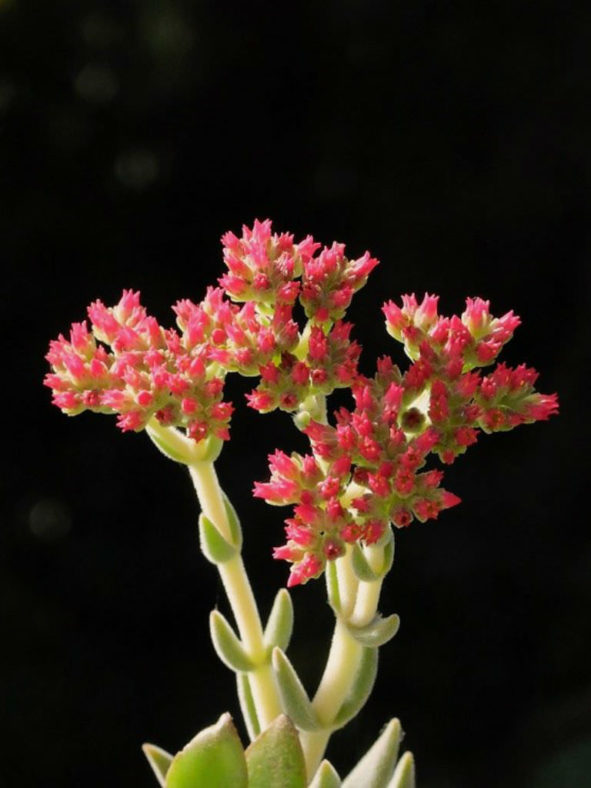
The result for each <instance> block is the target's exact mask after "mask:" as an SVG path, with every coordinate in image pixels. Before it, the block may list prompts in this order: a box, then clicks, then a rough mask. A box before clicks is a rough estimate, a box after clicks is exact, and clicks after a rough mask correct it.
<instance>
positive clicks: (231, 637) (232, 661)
mask: <svg viewBox="0 0 591 788" xmlns="http://www.w3.org/2000/svg"><path fill="white" fill-rule="evenodd" d="M209 632H210V634H211V640H212V643H213V647H214V648H215V650H216V654H217V655H218V657H219V658H220V659H221V660H222V662H223V663H224V665H226V666H227V667H229V668H230V670H234V671H236V672H240V671H241V672H246V671H249V670H252V669H253V668H254V663H253V661H252V660H251V658H250V657H249V656H248V654H247V653H246V650H245V648H244V646H243V645H242V643H241V642H240V639H239V637H238V635H237V634H236V633H235V632H234V630H233V629H232V627H231V626H230V623H229V622H228V620H227V618H225V616H223V615H222V614H221V613H220V612H219V610H212V611H211V613H210V614H209Z"/></svg>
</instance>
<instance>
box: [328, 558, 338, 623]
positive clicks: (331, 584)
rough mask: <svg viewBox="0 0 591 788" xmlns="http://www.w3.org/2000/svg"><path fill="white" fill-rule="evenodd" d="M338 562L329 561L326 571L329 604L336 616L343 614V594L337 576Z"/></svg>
mask: <svg viewBox="0 0 591 788" xmlns="http://www.w3.org/2000/svg"><path fill="white" fill-rule="evenodd" d="M336 563H337V562H336V561H327V564H326V567H325V569H324V574H325V575H326V593H327V596H328V604H329V605H330V606H331V608H332V610H333V612H334V614H335V615H337V616H338V615H340V614H341V592H340V590H339V577H338V575H337V566H336Z"/></svg>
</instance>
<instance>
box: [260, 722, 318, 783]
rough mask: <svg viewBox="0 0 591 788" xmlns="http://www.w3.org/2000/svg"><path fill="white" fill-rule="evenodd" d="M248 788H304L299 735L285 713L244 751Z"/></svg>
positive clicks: (304, 779) (304, 769)
mask: <svg viewBox="0 0 591 788" xmlns="http://www.w3.org/2000/svg"><path fill="white" fill-rule="evenodd" d="M246 765H247V768H248V788H271V786H277V788H306V762H305V761H304V753H303V750H302V745H301V744H300V739H299V736H298V732H297V730H296V729H295V727H294V725H293V723H292V722H291V720H290V719H289V718H288V717H286V716H285V715H284V714H281V715H280V716H279V717H277V718H276V719H275V720H274V722H272V723H271V725H270V726H269V727H268V728H267V729H266V730H265V731H263V733H261V735H260V736H259V737H258V738H257V739H255V741H253V743H252V744H251V745H250V747H249V748H248V749H247V750H246Z"/></svg>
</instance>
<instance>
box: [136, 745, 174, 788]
mask: <svg viewBox="0 0 591 788" xmlns="http://www.w3.org/2000/svg"><path fill="white" fill-rule="evenodd" d="M142 751H143V753H144V755H145V756H146V758H147V759H148V763H149V764H150V766H151V767H152V771H153V772H154V774H155V775H156V779H157V780H158V782H159V784H160V785H161V786H164V785H166V774H167V772H168V770H169V769H170V764H171V763H172V755H170V753H168V752H166V750H163V749H162V747H157V746H156V745H155V744H142Z"/></svg>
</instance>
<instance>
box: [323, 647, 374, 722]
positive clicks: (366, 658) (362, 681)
mask: <svg viewBox="0 0 591 788" xmlns="http://www.w3.org/2000/svg"><path fill="white" fill-rule="evenodd" d="M377 673H378V650H377V649H375V648H366V649H364V650H363V654H362V656H361V661H360V663H359V668H358V670H357V673H356V674H355V680H354V681H353V684H352V686H351V689H350V691H349V694H348V695H347V697H346V698H345V700H344V702H343V705H342V706H341V708H340V709H339V713H338V714H337V716H336V717H335V721H334V727H335V728H342V727H343V725H346V724H347V723H348V722H349V720H352V719H353V717H355V715H356V714H359V712H360V711H361V709H362V708H363V707H364V706H365V703H366V702H367V699H368V698H369V696H370V694H371V691H372V689H373V685H374V683H375V680H376V676H377Z"/></svg>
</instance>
